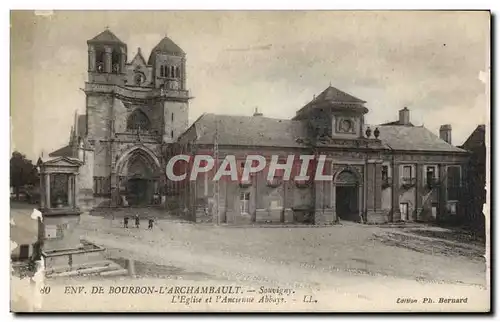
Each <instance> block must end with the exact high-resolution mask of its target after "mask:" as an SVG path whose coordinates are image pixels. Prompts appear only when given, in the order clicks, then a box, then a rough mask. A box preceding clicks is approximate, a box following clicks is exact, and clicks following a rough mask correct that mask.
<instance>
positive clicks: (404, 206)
mask: <svg viewBox="0 0 500 322" xmlns="http://www.w3.org/2000/svg"><path fill="white" fill-rule="evenodd" d="M399 212H400V213H401V220H408V203H400V204H399Z"/></svg>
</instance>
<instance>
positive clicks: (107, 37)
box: [87, 29, 125, 45]
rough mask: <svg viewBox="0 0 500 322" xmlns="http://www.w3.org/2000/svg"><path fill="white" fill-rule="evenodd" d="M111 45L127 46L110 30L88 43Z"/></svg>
mask: <svg viewBox="0 0 500 322" xmlns="http://www.w3.org/2000/svg"><path fill="white" fill-rule="evenodd" d="M97 42H100V43H111V44H113V43H114V44H120V45H125V43H124V42H123V41H121V40H120V39H119V38H118V37H116V36H115V34H114V33H112V32H111V31H110V30H109V29H106V30H104V31H103V32H101V33H100V34H98V35H97V36H95V37H94V38H92V39H90V40H88V41H87V43H97Z"/></svg>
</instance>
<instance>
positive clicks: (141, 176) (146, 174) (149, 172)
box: [119, 149, 159, 206]
mask: <svg viewBox="0 0 500 322" xmlns="http://www.w3.org/2000/svg"><path fill="white" fill-rule="evenodd" d="M119 185H120V203H121V205H122V206H147V205H153V204H156V203H158V198H159V195H158V188H159V187H158V186H159V174H158V169H157V166H156V164H155V162H154V160H153V159H152V158H151V156H150V155H148V154H147V153H146V152H144V151H143V150H141V149H137V150H135V151H134V152H132V153H131V155H130V157H129V158H128V159H127V160H126V162H125V164H124V165H123V167H122V169H121V172H120V183H119Z"/></svg>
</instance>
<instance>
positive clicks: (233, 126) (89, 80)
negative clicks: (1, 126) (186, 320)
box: [10, 10, 491, 312]
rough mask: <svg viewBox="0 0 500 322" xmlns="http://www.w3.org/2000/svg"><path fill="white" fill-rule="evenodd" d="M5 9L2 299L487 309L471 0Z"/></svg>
mask: <svg viewBox="0 0 500 322" xmlns="http://www.w3.org/2000/svg"><path fill="white" fill-rule="evenodd" d="M10 19H11V33H10V37H11V61H10V66H11V87H10V88H11V93H10V94H11V106H10V116H11V118H10V124H11V151H10V157H11V158H10V186H11V191H10V209H11V212H10V250H11V276H10V280H11V286H10V287H11V299H10V301H11V311H13V312H489V311H490V305H491V302H490V300H491V298H490V294H491V286H490V252H489V249H490V244H489V243H490V238H489V231H490V220H489V218H490V210H489V209H490V207H489V199H490V198H489V194H490V189H489V185H490V175H489V168H490V164H489V153H490V149H489V146H490V142H489V141H490V139H489V138H490V134H489V133H490V113H489V109H490V12H488V11H57V10H54V11H36V10H32V11H11V16H10Z"/></svg>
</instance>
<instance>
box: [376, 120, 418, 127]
mask: <svg viewBox="0 0 500 322" xmlns="http://www.w3.org/2000/svg"><path fill="white" fill-rule="evenodd" d="M381 125H399V126H415V125H413V123H411V122H409V123H408V124H403V123H401V122H400V121H399V120H397V121H393V122H388V123H384V124H381Z"/></svg>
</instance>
